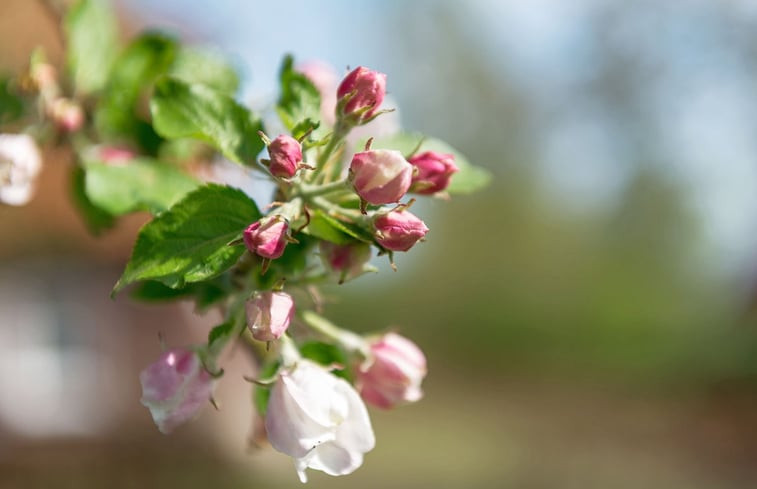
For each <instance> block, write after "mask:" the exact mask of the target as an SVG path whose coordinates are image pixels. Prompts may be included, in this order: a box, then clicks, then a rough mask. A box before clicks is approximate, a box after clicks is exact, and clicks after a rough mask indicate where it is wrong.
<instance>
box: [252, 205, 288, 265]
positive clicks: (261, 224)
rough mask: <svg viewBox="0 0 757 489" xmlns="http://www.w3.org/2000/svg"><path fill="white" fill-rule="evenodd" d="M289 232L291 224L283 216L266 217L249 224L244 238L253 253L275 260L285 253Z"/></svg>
mask: <svg viewBox="0 0 757 489" xmlns="http://www.w3.org/2000/svg"><path fill="white" fill-rule="evenodd" d="M288 232H289V224H288V223H287V221H286V219H284V218H283V217H281V216H271V217H264V218H262V219H260V220H258V221H255V222H253V223H252V224H250V225H249V226H247V229H245V231H244V236H243V237H242V239H243V240H244V244H245V246H247V249H248V250H250V251H251V252H252V253H255V254H256V255H258V256H262V257H263V258H269V259H271V260H273V259H275V258H278V257H280V256H281V255H282V254H283V253H284V248H285V247H286V245H287V238H288V236H287V233H288Z"/></svg>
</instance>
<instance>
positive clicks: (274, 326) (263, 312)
mask: <svg viewBox="0 0 757 489" xmlns="http://www.w3.org/2000/svg"><path fill="white" fill-rule="evenodd" d="M245 309H246V312H247V327H249V328H250V331H252V336H253V337H254V338H255V339H256V340H258V341H273V340H278V339H279V338H280V337H281V335H282V334H284V332H285V331H286V330H287V328H288V327H289V323H290V321H291V320H292V316H293V315H294V300H292V296H290V295H289V294H287V293H286V292H273V291H266V292H258V293H256V294H255V295H254V296H253V297H252V298H251V299H249V300H248V301H247V304H246V305H245Z"/></svg>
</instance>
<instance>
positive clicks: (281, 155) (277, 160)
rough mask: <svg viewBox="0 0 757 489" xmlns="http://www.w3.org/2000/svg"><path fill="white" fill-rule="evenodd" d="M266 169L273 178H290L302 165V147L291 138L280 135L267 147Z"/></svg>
mask: <svg viewBox="0 0 757 489" xmlns="http://www.w3.org/2000/svg"><path fill="white" fill-rule="evenodd" d="M268 154H269V155H270V158H271V161H270V164H269V166H268V169H269V170H270V172H271V175H273V176H274V177H282V178H292V177H293V176H294V174H295V173H297V169H298V168H299V166H300V164H301V163H302V146H301V145H300V143H299V142H298V141H297V140H296V139H294V138H293V137H291V136H287V135H284V134H282V135H280V136H279V137H277V138H276V139H274V140H273V141H271V144H269V145H268Z"/></svg>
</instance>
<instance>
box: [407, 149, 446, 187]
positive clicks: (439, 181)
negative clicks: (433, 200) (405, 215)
mask: <svg viewBox="0 0 757 489" xmlns="http://www.w3.org/2000/svg"><path fill="white" fill-rule="evenodd" d="M407 161H408V162H410V164H411V165H413V166H414V167H416V168H417V169H418V171H417V173H416V174H415V175H413V183H412V185H411V186H410V191H411V192H415V193H417V194H424V195H429V194H435V193H436V192H441V191H442V190H444V189H445V188H447V187H448V186H449V182H450V179H451V178H452V174H453V173H455V172H457V171H459V168H458V167H457V166H456V165H455V156H454V155H451V154H446V153H437V152H436V151H426V152H425V153H421V154H418V155H415V156H413V157H411V158H410V159H409V160H407Z"/></svg>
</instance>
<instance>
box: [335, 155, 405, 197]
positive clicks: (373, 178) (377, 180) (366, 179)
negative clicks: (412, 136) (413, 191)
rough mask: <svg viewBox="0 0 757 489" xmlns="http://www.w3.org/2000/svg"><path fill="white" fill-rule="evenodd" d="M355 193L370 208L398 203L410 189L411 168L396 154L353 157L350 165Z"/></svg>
mask: <svg viewBox="0 0 757 489" xmlns="http://www.w3.org/2000/svg"><path fill="white" fill-rule="evenodd" d="M350 178H351V180H352V185H353V187H354V188H355V192H357V194H358V195H359V196H360V198H361V199H363V200H364V201H366V202H368V203H370V204H376V205H380V204H390V203H393V202H398V201H399V200H400V199H401V198H402V197H403V196H404V195H405V194H406V193H407V191H408V189H409V188H410V182H411V181H412V178H413V167H412V165H411V164H410V163H408V162H407V161H406V160H405V158H404V157H403V156H402V153H400V152H399V151H393V150H387V149H376V150H369V151H363V152H361V153H355V156H353V157H352V163H351V164H350Z"/></svg>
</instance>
